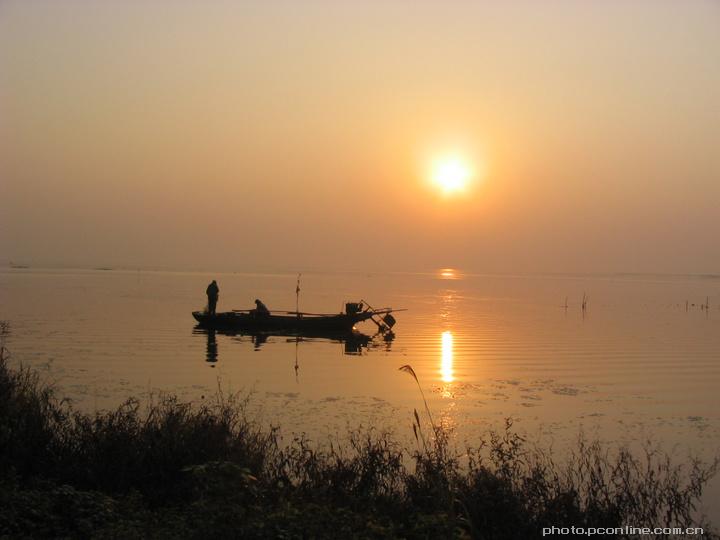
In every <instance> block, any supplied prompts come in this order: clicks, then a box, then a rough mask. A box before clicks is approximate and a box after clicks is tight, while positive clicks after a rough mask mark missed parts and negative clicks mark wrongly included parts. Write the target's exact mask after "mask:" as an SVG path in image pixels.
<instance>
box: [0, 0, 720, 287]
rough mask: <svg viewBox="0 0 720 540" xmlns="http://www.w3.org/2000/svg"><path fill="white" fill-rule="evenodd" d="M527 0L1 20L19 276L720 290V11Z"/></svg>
mask: <svg viewBox="0 0 720 540" xmlns="http://www.w3.org/2000/svg"><path fill="white" fill-rule="evenodd" d="M508 4H509V3H506V2H496V3H490V2H452V1H451V2H444V1H443V2H440V1H438V2H428V1H426V2H379V1H377V2H366V1H362V2H360V1H357V2H340V1H328V2H297V1H293V2H216V3H213V4H212V5H206V4H205V3H198V2H179V1H177V2H169V1H168V2H159V1H157V2H147V3H145V2H143V3H140V2H122V1H114V2H111V1H97V2H95V1H89V0H88V1H84V2H81V1H63V0H56V1H49V0H48V1H42V2H41V1H32V0H22V1H7V0H4V1H2V2H0V264H1V263H2V262H3V260H12V261H15V262H17V263H27V264H38V265H45V264H50V265H68V266H72V265H83V266H125V267H136V266H140V267H162V268H203V269H218V270H219V269H236V270H263V269H283V270H296V269H297V270H302V269H320V268H331V269H373V270H374V269H381V268H386V269H389V270H422V269H428V268H437V267H444V266H458V267H462V268H466V269H468V270H475V271H490V272H495V271H502V272H505V271H507V272H529V271H557V272H576V271H581V272H605V271H629V272H641V271H646V272H691V273H705V272H720V250H718V249H717V248H716V247H715V245H714V244H715V243H716V240H715V238H716V237H717V236H718V233H720V212H718V210H720V208H719V206H720V152H718V148H720V146H719V145H718V143H717V141H719V140H720V32H718V28H719V25H720V4H718V3H717V2H710V1H707V2H701V1H696V2H680V1H678V2H660V1H652V2H642V1H636V2H594V3H590V2H570V1H565V2H563V1H547V2H539V1H533V2H513V3H510V5H508ZM448 153H450V154H453V155H460V156H462V157H463V159H464V160H465V161H467V163H468V164H469V165H470V166H471V167H472V168H473V169H474V170H484V171H485V173H484V176H483V178H482V179H481V181H476V182H475V185H474V186H472V189H469V190H468V191H467V192H466V193H465V194H464V195H461V196H457V197H450V198H444V197H442V196H441V194H440V193H439V192H438V190H433V189H432V188H430V187H429V183H428V181H429V178H428V176H429V170H430V164H431V163H432V162H433V160H435V159H437V157H438V156H442V155H445V154H448ZM476 180H480V179H478V178H476Z"/></svg>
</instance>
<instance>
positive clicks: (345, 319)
mask: <svg viewBox="0 0 720 540" xmlns="http://www.w3.org/2000/svg"><path fill="white" fill-rule="evenodd" d="M393 311H401V310H397V309H395V310H394V309H392V308H382V309H373V308H371V307H370V306H369V305H368V304H367V303H366V302H364V301H361V302H349V303H347V304H345V312H344V313H343V312H341V313H304V312H300V311H270V312H269V313H262V312H258V311H257V310H254V309H244V310H241V309H234V310H232V311H226V312H223V313H208V312H207V311H193V314H192V315H193V317H194V318H195V320H196V321H197V322H198V325H199V326H200V327H201V328H208V329H216V330H254V331H259V332H280V331H292V332H298V333H305V334H307V333H313V332H317V333H327V332H352V330H353V328H354V327H355V325H356V324H359V323H361V322H364V321H368V320H370V321H372V322H374V323H375V324H376V325H377V327H378V330H379V331H380V332H383V333H385V332H390V331H391V329H392V327H393V326H394V325H395V322H396V321H395V317H393V316H392V312H393Z"/></svg>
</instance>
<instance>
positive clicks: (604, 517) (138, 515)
mask: <svg viewBox="0 0 720 540" xmlns="http://www.w3.org/2000/svg"><path fill="white" fill-rule="evenodd" d="M243 411H244V403H243V402H242V401H240V400H237V399H236V398H233V397H230V398H226V397H223V396H219V397H218V399H217V400H216V402H215V403H214V404H212V405H206V406H201V407H193V406H190V405H188V404H185V403H180V402H178V401H177V400H176V399H175V398H165V399H162V400H160V402H159V403H157V404H155V405H153V406H148V407H147V408H143V407H140V405H139V404H138V402H137V401H135V400H130V401H128V402H127V403H125V404H124V405H123V406H121V407H119V408H118V409H117V410H115V411H113V412H108V413H101V414H96V415H94V416H90V415H85V414H81V413H78V412H75V411H73V410H72V408H71V407H70V406H69V405H68V404H67V403H65V402H63V401H59V400H57V399H56V397H55V394H54V393H53V391H52V390H51V389H49V388H48V387H46V386H44V385H43V384H41V383H40V381H39V379H38V376H37V374H36V373H34V372H33V371H31V370H29V369H25V368H20V369H11V368H9V367H8V365H7V362H6V359H5V355H4V353H3V356H2V358H0V536H4V537H12V538H15V537H53V538H57V537H67V538H93V537H94V538H203V539H208V538H470V537H472V538H481V539H490V538H492V539H523V540H524V539H529V538H539V537H541V532H542V528H543V527H549V526H556V527H561V526H572V525H575V526H585V527H619V526H622V525H626V524H628V525H634V526H636V527H640V526H650V527H657V526H679V527H685V526H701V525H702V524H699V523H696V522H694V519H695V518H696V516H694V515H693V511H694V508H695V504H696V503H697V502H698V500H699V498H700V496H701V493H702V488H703V486H704V485H705V483H706V482H707V480H708V479H709V478H710V476H711V475H712V474H713V473H714V471H715V468H716V464H711V465H709V466H707V465H705V466H704V465H702V464H700V463H697V462H694V463H690V464H689V465H685V466H680V465H677V466H675V465H672V464H671V463H670V461H669V460H668V459H667V458H665V457H663V456H661V455H659V454H655V453H652V452H648V453H646V454H645V455H643V456H642V458H638V457H634V456H633V455H632V454H631V453H630V452H628V451H627V450H620V451H617V452H613V453H610V452H609V451H608V450H607V449H606V448H604V447H602V446H601V445H600V444H598V443H586V442H585V441H582V440H581V441H580V443H579V445H578V448H577V451H576V452H575V454H574V456H572V458H571V459H569V460H568V461H567V462H566V463H564V464H563V465H557V464H555V463H553V461H552V460H551V459H550V458H549V457H548V456H546V455H545V454H543V453H542V452H540V451H538V450H534V449H531V448H529V447H528V445H527V444H526V443H525V441H524V440H523V439H522V438H521V437H519V436H518V435H517V434H515V433H514V432H513V431H512V429H511V424H510V423H508V425H507V429H506V430H505V431H504V432H503V433H499V434H492V435H490V436H489V437H488V439H487V440H486V441H483V442H482V443H481V444H480V446H479V448H476V449H471V450H468V451H467V452H464V453H463V455H462V457H461V456H460V455H458V454H457V453H455V452H453V451H451V449H450V446H449V445H448V443H447V436H446V434H445V433H444V432H442V431H441V430H437V429H434V428H432V432H433V433H432V436H427V437H426V436H425V435H423V431H422V428H421V425H420V421H419V418H418V417H417V414H416V419H417V420H416V421H417V424H416V429H415V431H416V433H417V434H418V435H417V439H418V448H419V449H418V450H417V451H413V452H407V451H405V450H403V449H402V448H401V447H400V445H399V444H398V443H396V442H394V441H393V440H392V438H391V437H390V436H389V435H388V434H384V433H379V432H376V431H369V432H366V433H360V432H358V433H353V434H351V436H350V440H349V443H347V444H345V445H342V446H340V447H336V446H329V447H326V448H317V447H315V446H313V445H311V444H309V443H308V442H307V441H306V440H305V439H303V438H298V439H296V440H294V441H293V442H292V443H290V444H287V445H282V444H280V441H279V434H278V432H277V431H276V430H265V429H262V428H261V427H259V426H258V425H257V424H256V423H254V422H253V421H252V420H251V419H248V418H247V417H246V416H245V415H244V413H243ZM408 454H409V455H408ZM408 464H409V466H408ZM705 532H706V534H705V536H704V538H713V537H715V536H713V535H712V534H711V533H710V530H709V528H708V527H707V525H706V526H705ZM605 537H612V536H605ZM615 537H622V536H620V535H617V536H615ZM660 537H661V536H660ZM660 537H658V538H660Z"/></svg>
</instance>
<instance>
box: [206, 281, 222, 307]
mask: <svg viewBox="0 0 720 540" xmlns="http://www.w3.org/2000/svg"><path fill="white" fill-rule="evenodd" d="M205 294H207V297H208V313H209V314H210V315H215V308H216V307H217V301H218V296H219V295H220V289H219V288H218V286H217V283H216V282H215V280H214V279H213V281H212V283H211V284H210V285H208V287H207V289H206V290H205Z"/></svg>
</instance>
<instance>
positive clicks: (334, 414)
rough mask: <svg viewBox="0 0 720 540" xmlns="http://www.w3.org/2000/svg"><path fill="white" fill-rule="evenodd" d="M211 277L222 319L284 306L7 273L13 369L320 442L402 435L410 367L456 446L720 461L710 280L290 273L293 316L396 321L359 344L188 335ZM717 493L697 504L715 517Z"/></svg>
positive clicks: (260, 288) (193, 290)
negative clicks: (382, 311) (598, 445)
mask: <svg viewBox="0 0 720 540" xmlns="http://www.w3.org/2000/svg"><path fill="white" fill-rule="evenodd" d="M443 274H445V275H443ZM211 279H217V280H218V284H219V286H220V304H219V307H218V309H219V310H224V309H231V308H249V307H251V306H252V301H253V300H254V299H255V298H261V299H262V300H263V301H264V302H265V303H266V304H267V305H268V306H269V307H270V308H271V309H294V307H295V279H296V276H295V275H291V274H277V275H267V274H264V275H260V274H238V273H233V274H212V275H211V274H201V273H177V272H134V271H50V270H33V269H26V270H20V269H8V270H4V271H2V272H0V318H1V319H4V320H8V321H10V323H11V330H12V334H11V337H10V341H9V347H10V349H11V350H12V353H13V359H14V360H15V361H22V362H24V363H26V364H30V365H33V366H36V367H38V368H40V369H42V370H43V372H44V373H45V374H46V375H47V377H48V378H50V379H51V380H53V381H55V382H56V383H57V385H58V387H59V388H60V389H61V391H62V392H63V393H64V394H66V395H67V396H69V397H71V398H72V399H73V400H74V401H75V403H76V404H77V406H78V407H82V408H84V409H86V410H94V409H99V408H107V407H112V406H114V405H117V404H118V403H120V402H121V401H123V400H124V399H126V398H127V397H128V396H130V395H135V396H139V395H144V396H146V395H147V394H148V393H157V392H162V391H170V392H173V393H177V394H179V395H181V396H183V397H184V398H186V399H192V400H202V399H208V397H209V396H211V395H213V394H214V393H215V392H216V391H217V388H218V386H219V387H221V388H222V389H223V390H225V391H227V390H244V391H252V392H253V393H254V399H253V406H254V407H255V408H256V409H257V410H258V412H260V413H261V414H262V415H263V418H264V419H266V421H268V422H271V423H274V424H280V425H281V426H282V428H283V431H284V432H286V433H292V432H301V431H304V432H308V433H310V434H311V435H312V436H313V437H315V438H322V437H324V436H326V435H328V434H334V433H338V432H340V433H343V432H346V431H347V427H348V426H350V427H356V426H358V425H360V424H362V425H376V426H378V425H379V426H387V427H389V428H393V429H395V430H396V431H397V432H398V433H399V434H400V435H401V436H404V435H407V434H409V433H411V429H410V425H411V415H412V409H413V408H415V407H417V408H418V410H420V407H421V406H422V401H421V398H420V394H419V392H418V389H417V386H416V385H415V382H414V380H413V379H412V378H411V377H410V376H408V375H407V374H405V373H402V372H399V371H398V368H399V367H400V366H401V365H404V364H410V365H412V366H413V368H414V369H415V371H416V373H417V375H418V378H419V379H420V382H421V385H422V387H423V390H424V392H425V394H426V396H427V397H428V400H429V402H430V407H431V409H432V410H433V413H434V415H435V416H436V417H437V418H441V419H442V422H443V424H445V425H446V426H448V427H452V428H454V433H455V437H456V439H457V440H458V442H460V443H462V441H470V442H472V440H473V438H474V437H476V436H477V435H478V434H480V433H483V432H484V431H486V430H487V429H488V428H492V427H498V426H500V425H501V424H502V422H503V421H504V419H505V418H507V417H513V418H515V419H516V426H517V427H518V429H521V430H522V431H524V432H525V433H527V434H528V435H529V436H531V437H532V438H538V439H541V440H544V441H545V442H546V443H552V444H553V445H554V446H555V447H557V448H562V447H563V445H568V444H569V445H571V444H572V441H574V440H575V439H576V437H577V435H578V433H579V431H580V430H581V429H582V430H584V431H585V432H588V433H591V434H593V435H597V436H599V437H601V438H602V439H603V440H605V441H608V442H613V443H618V442H631V443H632V442H638V441H642V440H644V439H646V438H648V437H652V438H653V439H654V440H655V441H658V442H660V443H662V445H663V447H664V448H665V449H666V450H668V451H673V452H675V453H676V454H678V455H679V456H687V455H688V454H689V453H691V454H697V455H701V456H705V457H707V456H710V455H714V454H715V453H718V451H720V407H718V405H720V398H718V389H720V279H719V278H714V277H712V276H708V277H667V276H606V277H600V276H596V277H569V276H562V277H558V276H504V277H498V276H479V275H463V274H462V273H461V272H458V271H455V272H445V273H443V272H441V271H438V272H437V273H433V274H361V273H353V274H331V273H328V274H319V273H318V274H305V275H303V277H302V284H301V286H302V292H301V296H300V308H301V310H304V311H311V312H318V311H320V312H336V311H340V309H341V306H342V305H343V303H344V302H345V301H353V300H359V299H365V300H367V301H369V302H370V303H371V304H372V305H374V306H376V307H382V306H393V307H397V308H407V309H408V311H406V312H402V313H399V314H398V315H397V319H398V323H397V326H396V327H395V330H396V337H395V339H394V340H393V341H390V342H387V341H385V340H383V339H382V338H376V339H373V340H370V341H369V342H368V343H367V344H366V345H365V344H362V345H361V346H360V347H359V349H358V344H354V343H350V344H347V343H342V342H337V341H331V340H323V339H304V340H297V339H294V338H286V337H268V338H267V339H266V340H264V342H262V341H263V340H258V339H254V338H253V337H251V336H230V335H222V334H216V335H214V336H213V335H208V334H207V333H203V332H199V331H197V330H194V321H193V319H192V317H191V315H190V312H191V311H192V310H195V309H200V308H202V307H203V306H204V303H205V295H204V291H205V287H206V285H207V283H208V282H209V281H210V280H211ZM584 293H586V294H587V295H588V298H589V301H588V309H587V311H586V313H585V314H584V315H583V312H582V310H581V308H580V303H581V301H582V297H583V294H584ZM566 297H567V303H568V307H567V309H565V307H564V304H565V299H566ZM706 297H709V306H710V307H709V309H707V310H705V309H701V307H700V305H701V304H703V303H705V301H706ZM686 301H688V302H689V305H688V308H687V309H686ZM692 304H695V305H694V306H693V305H692ZM360 330H362V331H363V332H365V333H366V334H368V335H371V334H372V333H373V332H374V330H375V329H374V326H373V325H372V324H371V323H365V324H364V325H363V326H361V327H360ZM718 484H719V482H717V481H715V482H714V483H713V485H712V486H711V491H710V494H709V496H708V498H707V501H708V503H707V504H708V510H709V512H710V514H711V515H712V516H713V518H714V520H715V521H716V522H717V521H718V517H720V511H719V510H718V508H717V507H718V506H720V505H719V504H718V503H717V501H718V500H719V499H720V490H719V489H718Z"/></svg>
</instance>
